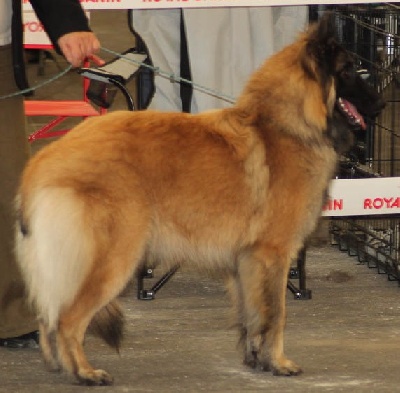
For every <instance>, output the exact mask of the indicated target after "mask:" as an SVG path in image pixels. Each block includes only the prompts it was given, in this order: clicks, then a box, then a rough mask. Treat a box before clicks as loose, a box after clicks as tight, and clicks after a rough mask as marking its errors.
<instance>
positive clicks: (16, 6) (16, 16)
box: [11, 0, 33, 95]
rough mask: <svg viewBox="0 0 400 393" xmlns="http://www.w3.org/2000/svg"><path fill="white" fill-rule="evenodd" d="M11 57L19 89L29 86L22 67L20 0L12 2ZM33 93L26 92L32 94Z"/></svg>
mask: <svg viewBox="0 0 400 393" xmlns="http://www.w3.org/2000/svg"><path fill="white" fill-rule="evenodd" d="M12 12H13V15H12V23H11V31H12V42H13V45H12V57H13V68H14V78H15V83H16V84H17V86H18V88H19V89H21V90H24V89H27V88H28V87H29V84H28V80H27V78H26V74H25V67H24V52H23V46H22V43H23V26H22V12H21V0H13V2H12ZM32 94H33V93H30V94H26V95H32Z"/></svg>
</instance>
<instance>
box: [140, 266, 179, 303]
mask: <svg viewBox="0 0 400 393" xmlns="http://www.w3.org/2000/svg"><path fill="white" fill-rule="evenodd" d="M178 269H179V266H178V265H177V266H175V267H173V268H172V269H170V270H168V272H167V273H165V274H164V275H163V276H162V277H161V278H160V279H159V280H158V281H157V282H156V283H155V284H154V285H153V286H152V287H151V288H150V289H144V287H143V280H144V279H145V278H151V277H153V269H151V268H144V269H143V270H142V271H141V272H139V274H138V299H139V300H153V299H154V298H155V296H156V293H157V292H158V291H159V290H160V289H161V288H162V287H163V286H164V285H165V284H166V283H167V282H168V281H169V280H170V279H171V277H172V276H173V275H174V274H175V273H176V272H177V270H178Z"/></svg>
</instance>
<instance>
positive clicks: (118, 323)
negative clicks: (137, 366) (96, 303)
mask: <svg viewBox="0 0 400 393" xmlns="http://www.w3.org/2000/svg"><path fill="white" fill-rule="evenodd" d="M123 327H124V316H123V313H122V311H121V308H120V306H119V304H118V302H117V301H116V300H113V301H112V302H110V303H109V304H107V306H105V307H103V308H102V309H101V310H100V311H98V312H97V314H96V315H95V316H94V318H93V319H92V321H91V323H90V325H89V330H90V331H91V332H92V333H93V334H94V335H96V336H98V337H100V338H102V339H103V340H104V341H105V342H106V343H107V344H108V345H109V346H110V347H112V348H115V349H116V350H117V352H119V348H120V345H121V341H122V336H123Z"/></svg>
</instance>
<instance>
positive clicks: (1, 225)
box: [0, 46, 37, 338]
mask: <svg viewBox="0 0 400 393" xmlns="http://www.w3.org/2000/svg"><path fill="white" fill-rule="evenodd" d="M0 81H1V83H0V96H3V95H6V94H10V93H13V92H15V91H17V87H16V85H15V83H14V76H13V71H12V64H11V46H2V47H0ZM28 157H29V145H28V141H27V138H26V135H25V114H24V107H23V98H22V97H21V96H18V97H15V98H8V99H4V100H0V338H8V337H16V336H19V335H21V334H25V333H29V332H31V331H33V330H36V329H37V326H36V320H35V318H34V316H33V315H32V313H31V311H30V310H29V308H28V307H27V304H26V300H25V291H24V286H23V284H22V280H21V276H20V273H19V270H18V267H17V265H16V263H15V258H14V252H13V250H14V240H13V239H14V224H15V215H14V211H13V203H14V202H13V201H14V197H15V193H16V189H17V185H18V180H19V177H20V174H21V171H22V169H23V167H24V165H25V163H26V161H27V159H28Z"/></svg>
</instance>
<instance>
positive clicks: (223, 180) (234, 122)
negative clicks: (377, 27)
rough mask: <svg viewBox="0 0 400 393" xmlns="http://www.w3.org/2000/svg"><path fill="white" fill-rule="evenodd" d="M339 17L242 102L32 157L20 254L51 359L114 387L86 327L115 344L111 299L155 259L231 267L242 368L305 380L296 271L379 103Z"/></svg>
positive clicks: (23, 190) (253, 83) (270, 65)
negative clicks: (352, 142) (288, 343)
mask: <svg viewBox="0 0 400 393" xmlns="http://www.w3.org/2000/svg"><path fill="white" fill-rule="evenodd" d="M332 18H333V17H332V16H331V15H328V16H325V17H324V18H322V20H321V21H320V22H319V23H318V24H316V25H314V26H311V27H310V28H309V29H308V30H307V32H305V33H304V34H302V35H301V36H300V37H299V39H298V40H297V41H296V42H294V43H293V44H292V45H289V46H288V47H286V48H285V49H283V50H282V51H281V52H279V53H277V54H276V55H274V56H272V57H271V58H270V59H269V60H267V61H266V63H265V64H264V65H263V66H262V67H261V68H260V69H259V70H258V71H256V72H255V73H254V75H253V76H252V77H251V78H250V80H249V82H248V84H247V86H246V87H245V89H244V91H243V93H242V95H241V96H240V97H239V98H238V100H237V102H236V104H235V105H234V106H233V107H232V108H229V109H225V110H216V111H210V112H206V113H201V114H197V115H192V114H183V113H158V112H155V111H139V112H128V111H118V112H114V113H110V114H107V115H105V116H100V117H97V118H91V119H88V120H85V121H83V122H82V123H81V124H80V125H78V126H77V127H76V128H75V129H73V130H72V131H71V132H70V133H68V134H67V135H66V136H65V137H63V138H61V139H60V140H59V141H56V142H54V143H52V144H50V145H49V146H47V147H45V148H44V149H42V151H40V152H39V153H38V154H36V156H34V157H33V158H32V160H31V161H30V163H29V164H28V165H27V167H26V169H25V171H24V173H23V177H22V181H21V185H20V189H19V192H18V196H17V198H16V200H17V202H16V203H17V214H18V220H17V230H16V252H17V257H18V260H19V264H20V266H21V270H22V272H23V275H24V278H25V281H26V284H27V288H28V293H29V297H30V300H31V301H32V302H33V304H34V305H35V307H36V310H37V315H38V319H39V323H40V344H41V349H42V351H43V354H44V358H45V360H46V361H47V363H49V364H50V365H51V366H53V367H56V366H57V365H58V364H60V365H61V366H62V368H64V369H66V370H68V371H69V372H71V373H73V374H75V376H76V377H77V378H78V379H79V380H80V381H81V382H83V383H87V384H110V383H112V377H111V376H110V374H108V373H107V372H105V371H103V370H96V369H93V368H92V366H91V365H90V364H89V363H88V361H87V360H86V357H85V354H84V351H83V347H82V343H83V340H84V335H85V332H86V330H87V328H88V326H89V324H90V323H91V322H92V324H97V327H98V330H100V333H101V335H102V336H103V338H104V339H105V340H106V341H107V342H108V343H109V344H111V345H114V346H118V345H119V341H120V338H121V326H122V313H121V311H120V309H119V307H118V304H117V302H116V300H115V298H116V297H117V296H118V294H119V293H120V291H121V290H122V289H123V288H124V286H125V285H126V283H127V282H128V280H129V279H130V278H131V277H132V274H133V273H134V272H135V271H136V270H137V269H138V267H139V266H140V265H142V264H143V263H144V261H154V260H157V261H160V263H165V264H170V265H173V266H175V265H176V264H192V265H198V266H199V267H202V268H205V269H206V270H212V269H213V270H215V269H219V270H221V271H222V272H224V274H225V275H226V277H227V279H228V281H229V285H228V287H229V289H230V291H231V292H232V298H233V300H234V304H235V307H236V309H237V318H238V319H237V324H238V326H239V329H240V335H241V343H242V344H243V352H244V362H245V364H247V365H249V366H251V367H258V368H261V369H263V370H271V371H272V372H273V374H275V375H297V374H299V373H300V372H301V369H300V367H299V366H298V365H297V364H295V363H294V362H293V361H291V360H289V359H287V358H286V357H285V355H284V350H283V332H284V325H285V293H286V285H287V277H288V271H289V267H290V262H291V260H292V259H293V258H294V257H296V255H297V253H298V251H299V249H300V248H301V247H302V246H303V243H304V241H305V239H306V237H307V236H308V235H309V234H310V233H311V232H312V231H313V229H314V227H315V224H316V222H317V220H318V217H319V216H320V214H321V207H322V205H323V202H324V195H325V194H326V189H327V187H328V183H329V180H330V179H331V177H332V175H333V173H334V171H335V165H336V161H337V150H340V149H341V148H342V145H343V144H346V143H347V141H348V139H349V138H348V134H349V133H350V129H351V128H352V127H353V126H359V127H361V128H363V127H365V124H364V121H363V118H362V116H361V115H360V114H359V113H360V112H361V113H364V114H370V115H376V114H377V113H378V112H379V111H380V110H381V109H382V107H383V101H382V99H381V98H380V96H379V95H378V94H377V93H376V92H375V91H374V90H373V89H372V88H370V87H369V86H368V85H367V84H366V83H365V82H364V81H363V80H362V79H361V78H360V77H359V75H358V74H357V69H356V67H355V64H354V61H353V58H352V56H351V55H350V54H348V53H347V52H346V51H345V50H344V49H343V48H342V47H341V46H340V45H339V44H338V43H337V41H335V38H334V25H333V21H332ZM350 102H351V103H352V104H350ZM339 113H340V114H339ZM293 199H295V200H296V203H293Z"/></svg>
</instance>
